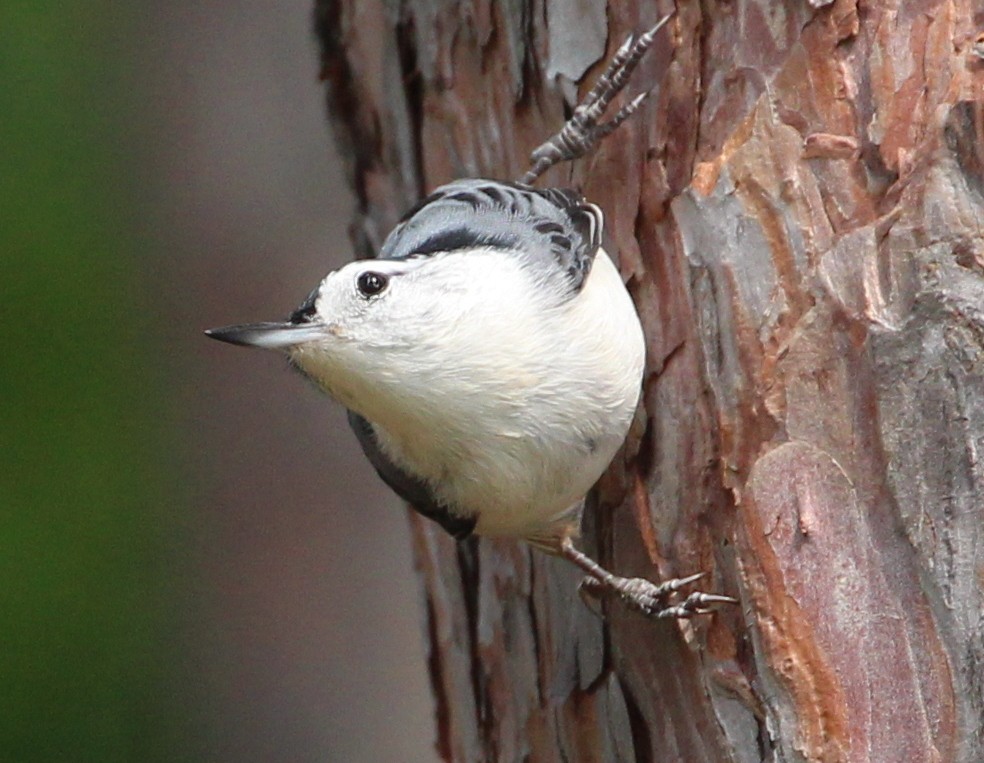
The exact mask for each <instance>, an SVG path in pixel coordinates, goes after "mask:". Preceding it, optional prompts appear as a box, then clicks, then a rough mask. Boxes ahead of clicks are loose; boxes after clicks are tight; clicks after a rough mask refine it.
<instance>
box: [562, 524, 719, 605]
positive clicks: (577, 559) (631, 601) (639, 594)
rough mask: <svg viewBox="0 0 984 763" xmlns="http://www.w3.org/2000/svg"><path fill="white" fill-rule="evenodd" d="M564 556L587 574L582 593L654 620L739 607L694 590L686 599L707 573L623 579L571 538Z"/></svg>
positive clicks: (564, 550) (563, 542) (564, 544)
mask: <svg viewBox="0 0 984 763" xmlns="http://www.w3.org/2000/svg"><path fill="white" fill-rule="evenodd" d="M559 552H560V555H561V556H563V557H564V558H565V559H567V560H568V561H571V562H573V563H574V564H576V565H577V566H578V567H580V568H581V569H582V570H584V571H585V572H586V573H587V577H586V578H584V580H582V581H581V591H582V593H586V594H590V595H591V596H594V597H602V596H617V597H618V598H619V599H621V600H622V601H623V602H625V604H626V605H628V606H629V607H630V608H632V609H634V610H636V611H637V612H641V613H642V614H644V615H646V616H647V617H652V618H666V617H673V618H690V617H693V616H695V615H706V614H710V613H712V612H714V609H715V607H716V606H717V605H718V604H737V603H738V600H737V599H733V598H732V597H730V596H721V595H718V594H713V593H704V592H703V591H694V592H692V593H690V594H688V595H687V596H686V597H682V598H681V596H680V595H679V594H680V591H681V590H682V589H684V588H686V587H687V586H689V585H691V584H692V583H695V582H697V581H698V580H700V579H701V578H702V577H704V574H705V573H703V572H699V573H697V574H696V575H690V576H688V577H685V578H673V579H672V580H666V581H664V582H662V583H653V582H651V581H649V580H646V579H644V578H623V577H620V576H618V575H613V574H612V573H610V572H609V571H608V570H606V569H605V568H604V567H602V566H601V565H600V564H598V563H597V562H596V561H594V560H593V559H592V558H591V557H590V556H588V555H587V554H585V553H584V552H583V551H579V550H578V549H577V548H576V547H575V546H574V542H573V541H572V540H571V539H570V538H564V539H563V540H562V541H561V543H560V548H559Z"/></svg>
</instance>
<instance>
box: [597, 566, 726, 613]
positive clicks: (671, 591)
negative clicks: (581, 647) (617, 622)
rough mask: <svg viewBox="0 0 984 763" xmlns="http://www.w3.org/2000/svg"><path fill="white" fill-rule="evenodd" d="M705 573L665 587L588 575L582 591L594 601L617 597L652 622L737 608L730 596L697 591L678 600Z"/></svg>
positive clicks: (669, 581)
mask: <svg viewBox="0 0 984 763" xmlns="http://www.w3.org/2000/svg"><path fill="white" fill-rule="evenodd" d="M704 574H705V573H703V572H699V573H697V574H696V575H690V576H689V577H685V578H673V579H672V580H666V581H664V582H662V583H653V582H652V581H649V580H645V579H644V578H622V577H618V576H617V575H612V576H611V579H610V580H607V581H604V582H603V581H601V580H599V579H598V578H596V577H594V576H592V575H588V576H587V577H585V578H584V580H582V581H581V590H582V591H583V592H584V593H587V594H589V595H591V596H594V597H602V596H606V595H613V596H617V597H618V598H619V599H621V600H622V601H623V602H625V604H626V605H627V606H628V607H629V608H630V609H634V610H635V611H636V612H641V613H642V614H644V615H646V617H652V618H656V619H659V618H667V617H672V618H680V619H686V618H690V617H693V616H694V615H708V614H711V613H712V612H714V609H715V607H716V606H717V605H718V604H737V603H738V600H737V599H733V598H732V597H730V596H720V595H718V594H713V593H704V592H703V591H693V592H692V593H690V594H689V595H688V596H686V597H685V598H683V599H682V600H681V599H680V598H679V597H678V596H677V593H678V592H679V591H680V589H682V588H684V587H686V586H688V585H690V584H691V583H693V582H695V581H697V580H699V579H700V578H702V577H704Z"/></svg>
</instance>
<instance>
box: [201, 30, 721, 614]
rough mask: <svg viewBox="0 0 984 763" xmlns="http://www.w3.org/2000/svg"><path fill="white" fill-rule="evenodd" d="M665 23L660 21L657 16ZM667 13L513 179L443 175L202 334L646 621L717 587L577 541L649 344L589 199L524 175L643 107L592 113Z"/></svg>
mask: <svg viewBox="0 0 984 763" xmlns="http://www.w3.org/2000/svg"><path fill="white" fill-rule="evenodd" d="M667 18H668V17H667ZM666 20H667V19H666V18H664V19H663V20H662V21H660V23H659V24H658V25H657V26H656V27H654V28H653V29H652V30H650V31H649V32H647V33H646V34H644V35H642V36H641V37H639V38H638V39H633V38H630V39H629V40H628V41H627V42H626V44H625V45H623V46H622V48H620V50H619V51H618V53H617V54H616V55H615V57H614V59H613V61H612V63H611V65H610V66H609V68H608V70H607V71H606V72H605V74H604V75H602V77H601V78H600V80H599V82H598V84H597V85H596V86H595V88H594V89H593V90H592V91H591V93H589V95H588V97H587V99H586V100H585V102H584V103H583V104H582V105H580V106H579V107H578V108H577V109H576V111H575V112H574V116H573V117H572V118H571V120H570V121H569V122H568V123H567V124H566V125H565V126H564V128H563V129H562V130H561V131H560V132H559V133H558V134H557V135H556V136H554V137H553V138H552V139H551V140H549V141H548V142H547V143H545V144H543V146H541V147H540V148H538V149H537V150H536V151H535V152H534V153H533V155H532V157H531V169H530V172H528V173H527V174H526V176H524V178H523V179H522V181H521V182H519V183H504V182H498V181H494V180H481V179H470V180H459V181H456V182H453V183H449V184H448V185H445V186H442V187H441V188H438V189H437V190H436V191H435V192H434V193H433V194H431V195H430V196H428V197H427V198H426V199H424V200H423V201H422V202H420V203H419V204H418V205H417V206H415V207H414V208H413V209H411V210H410V211H409V212H408V213H407V214H406V216H405V217H404V218H403V220H402V221H401V222H400V223H399V224H398V225H397V226H396V228H395V229H394V230H393V232H392V233H390V235H389V236H388V237H387V239H386V241H385V242H384V244H383V246H382V250H381V251H380V253H379V257H378V258H377V259H373V260H361V261H357V262H352V263H350V264H348V265H346V266H344V267H342V268H340V269H338V270H336V271H334V272H332V273H329V274H328V276H327V277H326V278H325V279H324V280H323V281H322V282H321V284H320V285H319V286H318V287H317V288H316V289H315V290H314V291H313V292H311V294H310V296H309V297H308V298H307V300H306V301H305V302H304V303H303V304H302V305H301V306H300V307H299V308H298V309H297V310H295V311H294V313H293V314H291V316H290V317H289V318H288V319H287V321H286V322H283V323H256V324H247V325H242V326H230V327H226V328H220V329H212V330H210V331H207V332H206V333H207V334H208V335H209V336H211V337H213V338H215V339H220V340H222V341H225V342H231V343H233V344H241V345H249V346H253V347H264V348H268V349H275V350H281V351H283V352H285V353H286V354H287V356H288V358H289V359H290V362H291V364H292V365H293V366H294V367H295V368H297V369H299V370H300V371H301V372H302V373H304V374H305V375H306V376H308V377H310V378H311V379H312V380H313V381H314V382H315V383H316V384H317V385H318V386H319V387H320V388H321V389H323V390H324V391H325V392H327V393H328V394H329V395H330V396H331V397H333V398H334V399H335V400H337V401H338V402H340V403H341V404H342V405H344V406H345V407H346V408H347V409H348V411H349V421H350V423H351V425H352V428H353V429H354V430H355V433H356V435H357V437H358V439H359V442H360V444H361V445H362V449H363V450H364V451H365V454H366V455H367V456H368V458H369V460H370V461H371V462H372V465H373V466H374V467H375V468H376V470H377V472H378V473H379V475H380V476H381V477H382V479H383V480H384V481H385V482H386V483H387V484H388V485H389V486H390V487H391V488H393V490H394V491H396V493H398V494H399V495H400V496H401V497H402V498H404V499H405V500H406V501H408V502H409V503H410V504H411V505H412V506H413V507H414V508H415V509H416V510H417V511H419V512H420V513H421V514H423V515H425V516H427V517H430V518H431V519H434V520H435V521H437V522H438V523H440V524H441V525H442V526H443V527H444V529H445V530H447V531H448V532H449V533H451V534H452V535H453V536H454V537H456V538H463V537H465V536H468V535H470V534H471V533H476V534H478V535H486V536H510V537H517V538H523V539H525V540H527V541H528V542H530V543H531V544H533V545H535V546H537V547H539V548H542V549H544V550H547V551H549V552H552V553H556V554H560V555H562V556H564V557H566V558H568V559H570V560H571V561H573V562H575V563H576V564H577V565H579V566H580V567H581V568H582V569H583V570H584V571H585V572H587V574H588V576H589V577H588V581H587V582H588V583H589V585H588V590H590V591H604V590H608V591H613V592H615V593H617V594H618V595H619V596H620V597H621V598H623V599H624V600H626V601H627V602H628V603H630V604H631V605H632V606H634V607H635V608H637V609H639V610H641V611H643V612H645V613H647V614H649V615H653V616H674V617H688V616H691V615H694V614H698V613H702V612H706V611H708V607H709V606H710V605H712V604H715V603H717V602H721V601H731V600H730V599H728V597H720V596H712V595H708V594H703V593H699V592H697V593H693V594H691V595H690V596H689V597H687V598H686V599H685V600H683V601H682V602H675V601H673V596H674V594H675V593H676V592H677V591H678V590H679V589H680V588H681V587H682V586H684V585H687V584H689V583H691V582H693V581H694V580H696V579H697V578H698V577H700V576H699V575H697V576H691V577H690V578H686V579H683V580H672V581H668V582H665V583H663V584H662V585H655V584H653V583H650V582H649V581H646V580H642V579H638V578H636V579H627V578H621V577H618V576H615V575H612V574H611V573H609V572H608V571H606V570H604V569H603V568H602V567H600V566H599V565H598V564H597V563H596V562H594V561H593V560H591V559H590V558H589V557H587V556H586V555H585V554H583V553H582V552H581V551H579V550H578V549H577V548H576V547H575V546H574V544H573V539H574V538H575V537H576V536H577V534H578V529H579V524H580V514H581V506H582V501H583V498H584V496H585V494H586V493H587V492H588V491H589V490H590V489H591V487H592V486H593V485H594V483H595V482H596V481H597V480H598V478H599V477H600V476H601V474H602V473H603V472H604V470H605V469H606V468H607V466H608V465H609V463H610V462H611V460H612V458H613V457H614V456H615V454H616V452H617V451H618V449H619V448H620V447H621V445H622V443H623V441H624V440H625V437H626V434H627V432H628V431H629V426H630V424H631V422H632V420H633V417H634V415H635V411H636V407H637V405H638V401H639V396H640V391H641V386H642V377H643V367H644V363H645V342H644V339H643V333H642V327H641V325H640V322H639V317H638V315H637V314H636V311H635V308H634V306H633V304H632V301H631V299H630V297H629V294H628V292H627V291H626V289H625V286H624V284H623V283H622V279H621V277H620V276H619V273H618V270H617V269H616V267H615V265H614V264H613V263H612V261H611V260H610V259H609V257H608V255H607V254H606V253H605V251H604V249H603V248H602V246H601V234H602V214H601V211H600V210H599V209H598V207H596V206H595V205H593V204H589V203H586V202H585V200H584V199H583V198H582V197H581V195H580V194H578V193H575V192H573V191H567V190H560V189H553V188H551V189H537V188H534V187H532V185H531V183H532V182H533V181H535V180H536V178H537V177H538V176H539V175H540V174H542V173H543V172H544V171H545V170H546V169H548V168H549V167H550V166H552V165H554V164H557V163H558V162H561V161H566V160H568V159H572V158H576V157H577V156H580V155H582V154H583V153H585V152H586V151H587V150H588V149H589V148H590V147H591V146H592V145H593V144H594V143H596V142H597V141H598V140H600V139H601V138H603V137H604V136H605V135H607V134H608V133H610V132H611V131H612V130H614V129H615V127H617V126H618V125H619V124H620V123H621V122H622V121H624V120H625V119H626V118H627V117H628V116H629V115H631V114H632V113H633V112H634V111H635V110H636V109H637V108H638V106H639V105H640V103H641V102H642V100H643V98H644V97H645V95H642V96H639V97H637V98H636V99H634V100H633V101H631V102H630V103H629V104H628V105H627V106H626V107H624V108H623V109H622V110H620V111H619V112H618V113H617V114H616V115H615V116H614V117H613V118H612V119H611V120H609V121H608V122H604V123H600V122H599V119H600V118H601V116H602V115H603V113H604V111H605V109H606V108H607V106H608V104H609V103H610V102H611V100H612V98H613V97H614V96H615V95H616V94H617V93H618V92H619V90H621V89H622V88H623V87H624V86H625V83H626V80H627V79H628V76H629V73H630V72H631V71H632V69H633V68H634V67H635V65H636V64H637V63H638V61H639V59H640V58H641V57H642V55H643V53H644V52H645V50H646V49H647V48H648V47H649V46H650V45H651V44H652V41H653V38H654V37H655V35H656V32H657V31H658V30H659V29H660V27H661V26H662V25H663V24H664V23H665V22H666Z"/></svg>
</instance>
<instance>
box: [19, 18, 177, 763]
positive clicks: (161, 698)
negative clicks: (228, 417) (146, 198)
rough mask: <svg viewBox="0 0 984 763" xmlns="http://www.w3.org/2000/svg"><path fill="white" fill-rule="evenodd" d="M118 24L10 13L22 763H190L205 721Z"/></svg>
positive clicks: (124, 20) (128, 80) (126, 72)
mask: <svg viewBox="0 0 984 763" xmlns="http://www.w3.org/2000/svg"><path fill="white" fill-rule="evenodd" d="M106 10H107V9H106V8H105V7H100V6H99V4H94V3H90V4H86V5H83V4H78V5H74V6H73V5H71V4H68V5H66V4H64V3H59V4H55V3H5V4H4V5H3V7H2V9H0V49H2V51H3V61H4V65H3V71H4V73H3V85H2V86H0V114H2V116H0V145H2V146H4V148H3V159H2V160H0V161H2V170H0V178H2V191H0V209H2V213H0V214H2V218H3V222H2V223H0V251H2V253H3V254H2V257H3V263H4V266H3V271H4V278H3V280H4V288H3V295H4V296H3V301H2V307H0V310H2V314H3V331H2V333H0V357H2V361H0V390H2V396H3V401H4V402H3V410H4V416H3V422H2V425H0V447H2V452H3V454H4V458H3V461H4V468H3V469H2V472H0V496H2V498H0V501H2V527H0V569H2V573H0V578H2V583H0V617H2V627H0V676H2V679H0V698H2V705H0V745H2V748H0V755H2V756H3V759H4V760H11V761H20V760H39V761H40V760H45V761H54V760H69V759H90V760H158V759H160V760H165V759H173V758H172V756H173V755H174V754H175V753H178V752H180V750H181V745H182V737H183V736H184V730H182V729H180V728H179V726H180V724H181V720H180V719H179V718H178V714H179V707H180V704H181V703H184V702H187V701H189V700H191V701H194V699H193V698H192V697H191V696H190V695H191V694H192V693H191V692H189V693H187V694H185V696H183V697H180V696H178V695H180V694H182V693H184V692H183V691H182V690H180V689H179V688H177V686H178V685H184V686H186V687H187V683H186V682H184V681H180V680H177V679H178V676H177V675H176V674H175V673H173V672H172V671H171V668H172V667H174V666H176V665H177V664H178V662H179V659H178V657H177V655H175V654H174V653H173V647H174V633H173V630H174V626H175V618H174V613H175V612H178V611H180V610H182V608H183V607H184V606H187V604H188V600H187V597H186V596H183V594H184V593H186V592H185V591H182V582H181V579H180V575H175V574H174V572H175V570H178V569H180V568H182V567H183V566H184V565H185V562H184V560H183V559H182V558H181V557H182V553H183V552H182V545H183V544H182V543H181V530H180V528H181V525H182V523H183V522H185V521H186V520H187V515H188V499H187V495H186V494H184V491H183V490H182V485H181V482H180V480H178V481H175V480H173V479H170V480H169V475H170V476H172V477H173V474H174V469H175V464H174V463H173V462H169V461H168V460H167V459H166V458H163V459H162V455H164V456H166V454H167V453H169V452H173V450H172V449H171V448H168V447H162V445H166V444H167V443H171V444H173V443H174V440H175V436H176V433H175V432H174V430H173V428H172V427H170V426H169V416H168V414H167V411H166V406H167V404H168V401H167V396H166V394H164V391H165V385H166V379H164V378H162V377H161V375H160V374H158V373H156V369H155V364H154V363H153V357H152V355H153V353H154V350H155V348H154V344H153V342H152V341H151V342H148V341H147V338H148V337H149V336H150V335H151V330H150V323H151V318H150V316H149V315H148V313H147V311H146V310H145V309H144V305H145V304H146V300H145V295H144V294H143V293H142V292H143V284H142V283H141V281H140V279H139V278H138V277H137V273H136V269H137V261H136V260H135V259H134V257H133V254H134V251H135V250H137V249H138V248H139V231H138V229H137V227H136V226H135V225H134V220H135V217H136V216H137V215H138V214H139V207H138V205H137V204H136V203H135V201H136V195H135V193H134V188H133V185H134V182H135V179H134V178H133V177H132V176H131V175H130V173H129V172H128V171H127V168H128V167H129V166H133V164H134V163H135V159H134V152H135V148H136V147H135V145H134V144H133V141H132V140H128V139H127V138H128V135H127V133H128V128H129V126H131V125H132V124H134V123H135V121H136V119H135V111H134V110H135V108H136V104H135V103H134V102H133V99H132V98H131V97H129V96H130V94H131V93H132V85H133V82H132V81H131V77H132V71H130V69H129V67H127V66H126V65H125V64H126V61H125V58H126V54H127V53H128V51H127V50H126V49H125V48H123V47H122V46H121V45H120V43H121V41H123V40H125V39H126V38H125V35H124V34H122V33H121V32H122V30H123V29H125V28H126V25H127V24H128V23H131V19H128V18H127V15H126V14H119V13H114V14H109V13H107V12H105V11H106ZM132 10H135V9H132ZM121 64H123V65H121ZM162 499H164V500H162ZM180 712H184V711H183V710H182V711H180Z"/></svg>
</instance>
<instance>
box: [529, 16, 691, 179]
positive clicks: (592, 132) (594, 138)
mask: <svg viewBox="0 0 984 763" xmlns="http://www.w3.org/2000/svg"><path fill="white" fill-rule="evenodd" d="M672 15H673V13H672V12H670V13H668V14H667V15H666V16H664V17H663V18H661V19H660V20H659V21H658V22H657V23H656V26H654V27H653V28H652V29H650V30H649V31H648V32H646V33H645V34H643V35H641V36H640V37H639V38H635V37H633V36H632V35H629V38H628V39H627V40H626V41H625V42H624V43H622V47H620V48H619V49H618V52H617V53H615V55H614V57H613V58H612V62H611V63H610V64H609V65H608V68H607V69H605V71H604V73H603V74H602V75H601V76H600V77H599V78H598V81H597V82H596V83H595V85H594V87H593V88H591V91H590V92H589V93H588V95H587V97H586V98H585V99H584V100H583V101H582V102H581V103H579V104H578V106H577V108H575V109H574V114H573V116H571V118H570V119H568V120H567V122H566V123H565V124H564V126H563V127H562V128H561V129H560V132H558V133H556V134H555V135H553V136H552V137H551V138H550V139H549V140H547V141H546V142H545V143H542V144H541V145H540V146H538V147H537V148H536V149H535V150H534V151H533V153H532V154H530V169H529V170H528V171H527V173H526V174H525V175H523V178H522V180H521V181H520V182H521V183H525V184H526V185H530V184H531V183H533V182H534V181H535V180H536V179H537V178H538V177H540V175H542V174H543V173H544V172H546V171H547V170H548V169H550V168H551V167H553V166H554V165H555V164H560V163H561V162H566V161H569V160H571V159H577V158H578V157H581V156H584V155H585V154H586V153H587V152H588V151H590V150H591V149H592V147H594V146H595V145H596V144H597V143H598V142H599V141H600V140H602V139H603V138H604V137H605V136H606V135H609V134H610V133H612V132H613V131H614V130H615V128H617V127H618V126H619V125H620V124H622V122H624V121H625V120H626V119H628V118H629V117H630V116H632V114H633V113H635V111H636V109H638V108H639V106H641V105H642V102H643V101H644V100H646V98H647V96H648V95H649V91H646V92H644V93H640V94H639V95H637V96H636V97H635V98H633V99H632V100H631V101H629V103H628V104H627V105H626V106H623V107H622V108H621V109H619V111H618V112H616V114H615V116H613V117H612V118H611V119H610V120H608V121H607V122H599V121H598V120H599V119H601V117H602V116H604V113H605V109H607V108H608V104H610V103H611V102H612V99H613V98H614V97H615V96H616V95H618V94H619V93H620V92H621V91H622V89H623V88H624V87H625V85H626V83H627V82H628V81H629V75H631V74H632V71H633V70H634V69H635V68H636V66H637V65H638V63H639V61H640V59H641V58H642V56H643V55H644V54H645V52H646V51H647V50H649V48H650V46H651V45H652V44H653V40H655V39H656V33H657V32H659V30H660V29H662V27H663V25H664V24H665V23H666V22H667V21H669V20H670V17H671V16H672Z"/></svg>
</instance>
